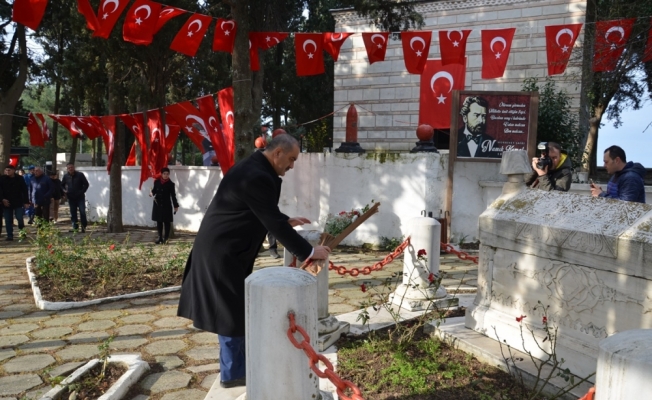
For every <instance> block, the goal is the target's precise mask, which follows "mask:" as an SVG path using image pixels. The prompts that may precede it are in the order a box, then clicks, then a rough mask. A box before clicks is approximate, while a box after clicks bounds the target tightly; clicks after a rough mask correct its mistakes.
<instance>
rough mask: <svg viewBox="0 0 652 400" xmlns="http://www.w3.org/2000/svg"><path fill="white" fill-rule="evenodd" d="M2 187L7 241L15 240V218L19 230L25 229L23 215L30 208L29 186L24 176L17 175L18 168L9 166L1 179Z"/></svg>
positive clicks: (0, 184)
mask: <svg viewBox="0 0 652 400" xmlns="http://www.w3.org/2000/svg"><path fill="white" fill-rule="evenodd" d="M0 186H1V187H2V189H0V191H1V192H2V205H3V217H4V220H5V229H6V230H7V238H6V239H5V240H14V216H15V217H16V220H17V221H18V229H23V228H24V227H25V222H23V214H24V211H25V209H26V208H28V207H29V196H28V194H27V184H26V183H25V179H23V177H22V176H20V175H16V167H14V166H13V165H11V164H9V165H7V167H6V168H5V175H4V176H2V177H0Z"/></svg>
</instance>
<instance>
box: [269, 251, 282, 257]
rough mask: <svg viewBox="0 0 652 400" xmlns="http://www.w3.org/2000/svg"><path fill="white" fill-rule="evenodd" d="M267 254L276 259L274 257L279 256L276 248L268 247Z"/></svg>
mask: <svg viewBox="0 0 652 400" xmlns="http://www.w3.org/2000/svg"><path fill="white" fill-rule="evenodd" d="M269 256H270V257H272V258H274V259H276V258H281V256H279V255H278V252H277V251H276V249H269Z"/></svg>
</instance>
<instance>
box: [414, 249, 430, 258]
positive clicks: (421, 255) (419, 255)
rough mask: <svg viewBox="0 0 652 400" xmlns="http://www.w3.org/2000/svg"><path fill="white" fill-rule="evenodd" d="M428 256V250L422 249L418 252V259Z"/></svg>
mask: <svg viewBox="0 0 652 400" xmlns="http://www.w3.org/2000/svg"><path fill="white" fill-rule="evenodd" d="M427 255H428V253H426V249H421V250H419V251H417V257H423V256H427Z"/></svg>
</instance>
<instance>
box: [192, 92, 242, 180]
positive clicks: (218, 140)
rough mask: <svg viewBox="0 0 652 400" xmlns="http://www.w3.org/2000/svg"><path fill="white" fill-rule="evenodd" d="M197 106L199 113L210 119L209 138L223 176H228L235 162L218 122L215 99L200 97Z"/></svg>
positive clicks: (210, 96)
mask: <svg viewBox="0 0 652 400" xmlns="http://www.w3.org/2000/svg"><path fill="white" fill-rule="evenodd" d="M197 105H198V106H199V111H201V112H202V114H203V115H204V116H205V117H208V120H207V121H208V126H207V128H208V137H209V138H210V140H211V144H212V145H213V149H215V155H216V156H217V161H218V162H219V164H220V168H221V169H222V174H223V175H226V173H227V172H229V169H230V168H231V167H232V166H233V163H234V161H233V155H232V154H231V152H230V151H229V148H228V147H227V145H226V138H225V137H224V132H223V131H222V128H221V127H220V123H219V121H218V120H217V109H216V108H215V98H214V97H213V96H212V95H209V96H204V97H200V98H198V99H197Z"/></svg>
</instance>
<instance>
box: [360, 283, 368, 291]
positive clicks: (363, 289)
mask: <svg viewBox="0 0 652 400" xmlns="http://www.w3.org/2000/svg"><path fill="white" fill-rule="evenodd" d="M360 290H362V293H365V292H366V291H367V286H365V284H364V283H363V284H362V285H360Z"/></svg>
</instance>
